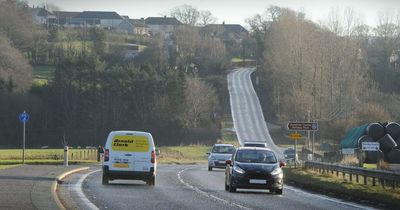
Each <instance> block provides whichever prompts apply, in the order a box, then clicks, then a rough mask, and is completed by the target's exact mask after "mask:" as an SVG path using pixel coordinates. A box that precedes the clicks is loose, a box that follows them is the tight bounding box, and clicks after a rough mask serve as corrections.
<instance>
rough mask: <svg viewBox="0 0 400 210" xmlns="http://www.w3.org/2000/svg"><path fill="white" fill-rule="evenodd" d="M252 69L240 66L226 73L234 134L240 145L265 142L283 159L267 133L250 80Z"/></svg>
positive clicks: (253, 69)
mask: <svg viewBox="0 0 400 210" xmlns="http://www.w3.org/2000/svg"><path fill="white" fill-rule="evenodd" d="M254 71H255V68H240V69H235V70H233V71H232V72H231V73H229V74H228V89H229V96H230V103H231V112H232V118H233V124H234V126H235V130H236V134H237V137H238V139H239V142H240V144H241V145H243V142H245V141H261V142H267V144H268V145H269V147H270V148H271V149H272V150H274V152H275V154H276V155H277V157H278V158H279V159H283V158H284V156H283V153H282V151H281V150H280V149H279V148H278V147H277V146H276V145H275V143H274V141H273V140H272V138H271V135H270V134H269V131H268V127H267V124H266V122H265V119H264V115H263V112H262V109H261V105H260V101H259V99H258V96H257V94H256V91H255V90H254V87H253V84H252V82H251V78H250V75H251V73H253V72H254Z"/></svg>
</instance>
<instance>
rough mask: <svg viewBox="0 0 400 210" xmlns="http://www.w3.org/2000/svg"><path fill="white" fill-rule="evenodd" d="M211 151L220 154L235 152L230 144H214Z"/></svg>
mask: <svg viewBox="0 0 400 210" xmlns="http://www.w3.org/2000/svg"><path fill="white" fill-rule="evenodd" d="M211 152H212V153H220V154H233V153H234V152H235V148H234V147H232V146H214V147H213V149H212V151H211Z"/></svg>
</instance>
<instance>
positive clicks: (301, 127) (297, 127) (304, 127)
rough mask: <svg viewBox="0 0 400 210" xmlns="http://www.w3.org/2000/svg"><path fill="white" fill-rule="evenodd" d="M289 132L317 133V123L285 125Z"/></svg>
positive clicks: (291, 123)
mask: <svg viewBox="0 0 400 210" xmlns="http://www.w3.org/2000/svg"><path fill="white" fill-rule="evenodd" d="M287 127H288V129H289V130H294V131H317V130H318V123H316V122H289V123H288V124H287Z"/></svg>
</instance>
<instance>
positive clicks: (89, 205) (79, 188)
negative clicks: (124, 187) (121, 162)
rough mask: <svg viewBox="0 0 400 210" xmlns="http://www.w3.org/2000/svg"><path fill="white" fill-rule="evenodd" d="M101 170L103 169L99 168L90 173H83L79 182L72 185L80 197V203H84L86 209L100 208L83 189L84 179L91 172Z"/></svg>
mask: <svg viewBox="0 0 400 210" xmlns="http://www.w3.org/2000/svg"><path fill="white" fill-rule="evenodd" d="M99 171H101V170H100V169H99V170H96V171H92V172H90V173H87V174H85V175H83V176H82V177H81V178H79V180H78V182H77V183H76V184H74V185H73V186H72V190H71V191H73V192H75V193H76V194H77V195H78V196H79V199H80V201H79V204H83V205H84V206H85V209H92V210H98V209H99V208H97V206H96V205H94V204H93V203H92V202H91V201H90V200H89V199H88V198H87V197H86V195H85V194H84V193H83V190H82V184H83V181H84V180H85V179H86V178H87V177H88V176H89V175H91V174H93V173H96V172H99Z"/></svg>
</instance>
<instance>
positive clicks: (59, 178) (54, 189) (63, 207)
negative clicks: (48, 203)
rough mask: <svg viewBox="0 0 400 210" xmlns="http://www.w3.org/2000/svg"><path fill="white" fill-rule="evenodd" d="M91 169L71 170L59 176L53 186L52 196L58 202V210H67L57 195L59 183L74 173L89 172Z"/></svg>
mask: <svg viewBox="0 0 400 210" xmlns="http://www.w3.org/2000/svg"><path fill="white" fill-rule="evenodd" d="M89 168H90V167H81V168H77V169H74V170H71V171H67V172H64V173H63V174H61V175H59V176H57V177H56V178H55V180H54V181H53V184H51V195H52V196H53V200H54V201H55V202H56V204H57V207H58V209H61V210H66V208H65V206H64V205H63V204H62V203H61V200H60V199H59V198H58V195H57V186H58V182H59V181H61V180H63V179H64V178H65V177H67V176H69V175H71V174H73V173H77V172H80V171H84V170H87V169H89Z"/></svg>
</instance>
